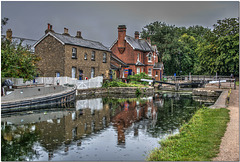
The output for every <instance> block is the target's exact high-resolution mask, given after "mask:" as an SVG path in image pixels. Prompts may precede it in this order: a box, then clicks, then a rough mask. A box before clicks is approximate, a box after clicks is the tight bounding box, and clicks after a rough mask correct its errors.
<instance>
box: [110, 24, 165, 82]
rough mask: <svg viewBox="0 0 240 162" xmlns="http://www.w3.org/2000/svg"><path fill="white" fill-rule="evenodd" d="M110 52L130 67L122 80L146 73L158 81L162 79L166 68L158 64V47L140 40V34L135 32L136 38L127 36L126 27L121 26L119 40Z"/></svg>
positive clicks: (126, 69) (122, 75) (125, 71)
mask: <svg viewBox="0 0 240 162" xmlns="http://www.w3.org/2000/svg"><path fill="white" fill-rule="evenodd" d="M110 50H111V51H112V53H113V54H114V55H116V56H117V57H118V58H120V59H121V60H122V61H124V62H125V63H126V64H127V65H128V66H129V67H128V68H125V70H124V72H123V73H122V74H121V77H122V78H126V77H127V76H128V75H134V74H139V73H142V72H144V73H146V74H148V75H149V76H150V77H152V78H154V79H156V80H160V79H162V75H163V68H164V67H163V63H162V62H158V51H157V47H156V45H154V46H152V45H151V41H150V39H148V40H144V39H139V32H137V31H136V32H135V38H133V37H130V36H128V35H126V26H125V25H119V26H118V38H117V39H116V40H115V41H114V43H113V45H112V46H111V47H110Z"/></svg>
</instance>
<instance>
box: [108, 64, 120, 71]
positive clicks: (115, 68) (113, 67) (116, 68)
mask: <svg viewBox="0 0 240 162" xmlns="http://www.w3.org/2000/svg"><path fill="white" fill-rule="evenodd" d="M110 68H111V69H113V70H118V69H121V68H119V67H117V66H115V65H113V64H111V63H110Z"/></svg>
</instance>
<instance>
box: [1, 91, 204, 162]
mask: <svg viewBox="0 0 240 162" xmlns="http://www.w3.org/2000/svg"><path fill="white" fill-rule="evenodd" d="M199 105H200V103H199V102H196V101H194V100H193V99H192V96H191V95H189V94H179V93H171V94H169V93H168V94H155V95H154V96H151V97H145V98H121V99H120V98H110V97H105V98H95V99H88V100H78V101H77V102H76V109H75V110H73V109H64V110H61V111H59V109H57V110H56V111H51V112H50V111H44V112H35V111H33V112H32V113H31V114H28V113H27V114H21V115H13V116H10V117H2V150H4V151H5V150H7V151H5V152H4V153H3V152H2V159H5V160H13V161H15V160H21V158H22V160H42V161H45V160H61V161H62V160H115V159H118V160H144V158H145V157H144V156H143V154H146V153H147V152H148V151H150V150H152V149H153V148H154V147H157V146H159V145H158V141H159V140H160V139H162V138H166V137H167V136H168V135H169V134H172V133H177V132H178V128H179V127H180V125H181V124H182V123H184V122H186V121H188V120H189V119H190V118H191V116H192V115H193V114H194V112H195V111H196V110H197V107H198V106H199ZM23 128H24V129H23ZM16 130H18V131H16ZM20 130H22V131H20ZM16 132H17V133H16ZM19 132H21V133H19ZM15 134H19V135H20V137H21V136H24V137H27V138H22V137H21V138H20V139H21V140H15V138H19V135H17V136H16V135H15ZM24 134H25V135H24ZM13 137H14V138H13ZM22 140H24V141H25V142H23V141H22ZM26 141H27V146H25V145H23V144H24V143H26ZM10 144H11V145H10ZM12 146H15V147H16V146H19V147H21V149H23V150H24V151H22V150H14V149H11V148H12ZM18 151H19V152H18ZM12 154H14V155H15V156H14V157H10V155H12Z"/></svg>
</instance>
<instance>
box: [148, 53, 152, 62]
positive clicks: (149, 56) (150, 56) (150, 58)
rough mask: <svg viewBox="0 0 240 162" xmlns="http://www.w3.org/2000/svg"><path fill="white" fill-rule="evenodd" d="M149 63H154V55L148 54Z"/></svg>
mask: <svg viewBox="0 0 240 162" xmlns="http://www.w3.org/2000/svg"><path fill="white" fill-rule="evenodd" d="M148 62H152V54H150V53H149V54H148Z"/></svg>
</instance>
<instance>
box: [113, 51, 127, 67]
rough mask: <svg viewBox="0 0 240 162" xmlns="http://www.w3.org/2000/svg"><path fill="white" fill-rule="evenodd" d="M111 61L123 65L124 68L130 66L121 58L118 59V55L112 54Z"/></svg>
mask: <svg viewBox="0 0 240 162" xmlns="http://www.w3.org/2000/svg"><path fill="white" fill-rule="evenodd" d="M111 59H112V60H115V61H117V62H119V63H120V64H122V65H123V66H128V65H127V64H126V63H125V62H123V61H122V60H121V59H120V58H118V57H117V56H116V55H114V54H113V53H112V54H111Z"/></svg>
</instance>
